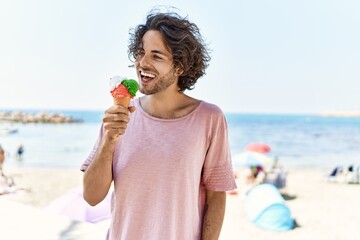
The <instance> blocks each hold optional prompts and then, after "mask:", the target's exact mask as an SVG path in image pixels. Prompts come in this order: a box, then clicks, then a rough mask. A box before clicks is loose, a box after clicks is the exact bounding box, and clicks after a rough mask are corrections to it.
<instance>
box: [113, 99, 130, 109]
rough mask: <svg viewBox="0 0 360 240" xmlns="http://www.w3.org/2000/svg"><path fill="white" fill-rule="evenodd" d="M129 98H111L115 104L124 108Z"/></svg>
mask: <svg viewBox="0 0 360 240" xmlns="http://www.w3.org/2000/svg"><path fill="white" fill-rule="evenodd" d="M130 100H131V98H130V97H121V98H113V101H114V104H115V105H120V106H123V107H126V108H127V107H129V104H130Z"/></svg>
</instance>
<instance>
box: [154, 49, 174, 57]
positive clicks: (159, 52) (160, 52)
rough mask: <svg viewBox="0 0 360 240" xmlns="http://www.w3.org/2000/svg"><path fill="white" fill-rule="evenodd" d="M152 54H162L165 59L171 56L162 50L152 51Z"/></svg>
mask: <svg viewBox="0 0 360 240" xmlns="http://www.w3.org/2000/svg"><path fill="white" fill-rule="evenodd" d="M151 52H152V53H157V54H161V55H164V56H165V57H169V55H170V53H169V54H166V53H164V52H162V51H160V50H151Z"/></svg>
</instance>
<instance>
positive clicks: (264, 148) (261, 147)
mask: <svg viewBox="0 0 360 240" xmlns="http://www.w3.org/2000/svg"><path fill="white" fill-rule="evenodd" d="M245 150H246V151H253V152H258V153H267V152H270V151H271V147H270V146H269V145H267V144H264V143H250V144H248V145H247V146H246V147H245Z"/></svg>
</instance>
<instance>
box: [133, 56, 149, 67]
mask: <svg viewBox="0 0 360 240" xmlns="http://www.w3.org/2000/svg"><path fill="white" fill-rule="evenodd" d="M136 62H137V63H138V65H139V66H140V67H147V66H149V58H148V57H147V56H146V55H145V54H144V55H140V56H138V57H137V59H136Z"/></svg>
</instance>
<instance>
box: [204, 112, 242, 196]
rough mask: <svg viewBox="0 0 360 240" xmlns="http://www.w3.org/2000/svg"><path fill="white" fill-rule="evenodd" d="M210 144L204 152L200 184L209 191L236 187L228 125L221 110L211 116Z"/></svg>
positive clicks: (227, 189)
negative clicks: (214, 115)
mask: <svg viewBox="0 0 360 240" xmlns="http://www.w3.org/2000/svg"><path fill="white" fill-rule="evenodd" d="M212 118H213V119H214V120H212V123H211V126H212V127H211V131H210V144H209V148H208V151H207V153H206V157H205V162H204V167H203V174H202V184H203V185H204V187H205V189H207V190H211V191H229V190H233V189H235V188H236V183H235V178H234V174H233V169H232V163H231V154H230V146H229V139H228V126H227V122H226V119H225V116H224V114H223V113H222V112H220V113H218V114H217V116H216V117H212Z"/></svg>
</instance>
